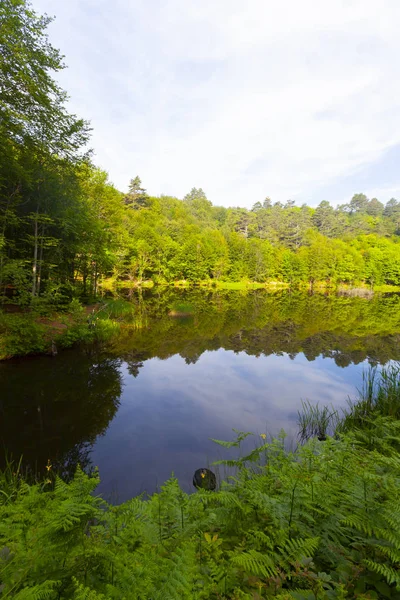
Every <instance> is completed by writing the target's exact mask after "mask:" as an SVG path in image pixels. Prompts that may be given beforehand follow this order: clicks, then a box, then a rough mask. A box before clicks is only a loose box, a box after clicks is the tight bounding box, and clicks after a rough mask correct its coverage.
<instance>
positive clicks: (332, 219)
mask: <svg viewBox="0 0 400 600" xmlns="http://www.w3.org/2000/svg"><path fill="white" fill-rule="evenodd" d="M50 21H51V19H50V18H49V17H47V16H40V15H38V14H36V13H35V12H34V11H33V10H32V8H31V6H30V5H29V3H28V2H27V1H26V0H3V2H2V3H1V6H0V55H1V57H2V59H1V61H0V298H1V299H2V301H3V302H10V301H11V302H14V303H17V304H20V305H22V306H24V305H29V304H32V303H33V304H34V303H35V302H37V301H38V298H39V297H41V298H44V299H47V301H49V302H52V301H54V302H56V301H57V299H58V300H62V299H65V300H68V301H70V300H71V299H72V297H74V296H75V297H79V298H81V299H83V300H85V299H90V298H93V297H95V296H96V295H97V294H98V292H99V290H100V289H107V288H108V289H114V288H115V287H117V286H118V285H121V286H124V285H125V286H128V285H130V286H132V285H138V284H139V285H140V284H141V283H143V282H149V281H151V282H153V283H155V284H167V283H172V282H177V281H183V280H184V281H186V282H208V283H209V284H215V285H216V284H217V283H218V282H249V281H251V282H259V283H266V284H268V283H273V282H278V283H279V282H282V283H285V284H289V285H290V286H295V285H298V284H299V283H303V282H304V283H307V285H310V286H311V287H312V286H313V285H314V284H315V283H317V282H318V283H321V282H322V283H324V284H325V285H326V284H328V285H333V286H336V285H337V284H340V283H344V284H349V285H359V284H365V285H367V286H370V287H374V286H379V285H382V284H387V285H399V284H400V202H399V201H398V200H396V199H395V198H391V199H389V200H388V201H387V202H386V203H385V204H384V203H383V202H381V201H379V200H378V199H377V198H371V199H369V198H368V197H367V196H366V195H365V194H363V193H356V194H354V196H353V197H352V198H351V199H350V200H349V202H348V203H346V204H342V205H339V206H337V207H333V206H331V205H330V203H329V202H328V201H326V200H322V201H321V202H320V203H319V205H318V206H317V207H316V208H311V207H310V206H307V205H306V204H303V205H302V206H296V205H295V203H294V202H293V201H292V200H287V201H286V202H285V203H284V204H282V203H281V202H274V201H273V199H270V198H269V197H266V198H265V199H258V198H254V199H249V198H243V204H247V205H249V204H250V200H251V203H252V204H253V206H252V208H251V209H250V210H248V209H245V208H239V207H233V208H225V207H222V206H218V205H217V204H218V198H216V199H214V200H215V202H216V204H213V203H212V202H211V201H210V200H209V199H208V198H207V196H206V194H205V193H204V191H203V190H202V189H201V188H195V187H193V189H192V190H191V191H189V192H188V193H187V195H186V196H185V197H184V198H183V199H179V198H175V197H171V196H165V195H161V196H159V197H152V196H151V195H149V194H148V193H147V192H146V189H145V188H144V187H143V185H151V182H144V184H143V185H142V182H141V180H140V178H139V177H138V176H133V178H132V179H131V181H130V183H129V188H128V191H127V192H122V191H119V190H118V189H116V187H115V186H114V185H113V184H112V183H111V182H110V181H109V179H108V175H107V173H106V172H104V171H102V170H101V169H99V168H97V167H96V166H95V164H94V162H93V157H92V153H91V151H90V150H89V149H88V148H89V140H90V125H89V123H88V122H87V121H85V120H83V119H81V118H80V117H78V116H76V115H74V114H71V113H70V112H69V110H68V98H67V95H66V93H65V92H64V91H63V90H62V89H61V88H60V87H59V85H58V84H57V81H56V75H57V73H58V72H59V71H60V70H62V69H63V68H64V67H65V65H64V62H63V57H62V56H61V54H60V52H59V51H58V50H57V49H55V48H54V47H53V46H52V45H51V43H50V42H49V39H48V37H47V33H46V28H47V26H48V25H49V23H50ZM132 170H133V173H132V175H134V170H135V165H132ZM267 191H268V190H266V192H267ZM275 284H276V283H275Z"/></svg>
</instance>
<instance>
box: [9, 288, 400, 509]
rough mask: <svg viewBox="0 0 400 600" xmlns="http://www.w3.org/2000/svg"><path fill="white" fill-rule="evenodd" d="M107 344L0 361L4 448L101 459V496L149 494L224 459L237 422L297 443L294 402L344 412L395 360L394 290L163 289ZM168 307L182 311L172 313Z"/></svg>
mask: <svg viewBox="0 0 400 600" xmlns="http://www.w3.org/2000/svg"><path fill="white" fill-rule="evenodd" d="M132 302H134V303H135V308H136V315H137V316H136V321H137V323H140V324H141V325H142V327H141V328H140V329H139V328H137V329H134V328H130V329H126V331H124V332H123V333H122V334H121V335H120V336H119V338H118V339H117V340H115V341H114V342H113V343H112V344H109V345H108V346H106V347H104V346H103V347H99V346H93V347H90V348H88V347H86V348H76V349H72V350H68V351H65V352H62V353H60V354H59V355H58V356H57V357H55V358H50V357H33V358H28V359H24V360H13V361H9V362H3V363H0V390H1V392H0V419H1V421H0V442H1V459H2V460H3V459H4V457H5V454H6V453H7V454H8V455H13V456H20V455H21V454H23V456H24V461H25V463H26V464H28V465H31V466H32V467H34V468H35V469H36V470H39V471H40V470H42V469H43V468H44V465H45V464H46V463H47V460H48V459H49V458H50V459H51V460H52V462H53V463H55V464H58V466H59V468H60V470H61V471H62V472H63V473H64V475H69V474H71V473H72V472H73V470H74V468H75V465H76V463H77V462H80V463H81V464H82V465H83V466H84V467H85V468H87V469H90V468H91V467H93V466H98V467H99V469H100V475H101V479H102V483H101V486H100V490H99V491H101V492H102V493H103V494H104V495H105V497H106V498H108V499H111V500H113V501H117V502H118V501H123V500H125V499H126V498H128V497H130V496H132V495H133V494H136V493H138V492H141V491H144V490H147V491H148V492H151V491H153V490H154V489H155V488H156V486H157V485H158V484H161V483H162V482H163V481H164V480H165V479H167V478H168V477H169V476H170V474H171V472H172V471H174V473H175V475H176V476H177V477H178V479H179V480H180V482H181V485H182V487H183V488H185V489H188V490H189V489H190V486H191V478H192V475H193V472H194V470H195V469H197V468H199V467H202V466H205V465H207V464H208V463H210V462H212V461H213V460H215V459H218V458H221V457H222V456H223V450H220V449H219V447H218V446H216V445H215V444H214V443H213V442H212V441H211V440H210V438H217V439H231V438H232V435H233V434H232V429H233V428H236V429H240V430H250V431H253V432H254V433H256V434H257V435H258V434H260V433H263V432H270V433H272V434H276V433H277V432H278V431H279V429H280V428H284V429H285V430H286V431H287V432H288V434H289V439H290V437H292V439H293V440H294V439H295V437H296V432H297V429H296V421H297V410H298V409H299V407H300V404H301V399H309V400H310V401H312V402H317V401H319V402H322V403H332V404H334V405H335V406H344V405H345V404H346V399H347V398H348V396H352V397H354V396H355V394H356V387H361V385H362V372H363V370H364V369H365V368H367V367H368V364H369V363H371V364H384V363H386V362H387V361H389V360H399V359H400V350H399V349H400V298H399V297H398V296H386V297H379V298H378V297H376V298H374V299H373V300H364V299H360V298H354V299H348V298H332V297H330V298H329V297H324V296H322V295H320V296H307V295H301V294H296V295H289V294H283V295H267V294H266V293H265V292H259V291H257V292H252V293H248V294H243V293H239V292H229V293H228V292H220V293H214V294H211V293H207V292H202V291H200V290H198V291H192V292H181V293H178V292H172V291H171V290H165V291H163V292H157V293H153V294H151V295H149V296H148V297H147V298H143V297H135V298H133V299H132ZM171 311H175V313H178V314H182V312H184V311H190V316H187V317H184V316H178V317H176V316H175V317H173V316H170V313H171Z"/></svg>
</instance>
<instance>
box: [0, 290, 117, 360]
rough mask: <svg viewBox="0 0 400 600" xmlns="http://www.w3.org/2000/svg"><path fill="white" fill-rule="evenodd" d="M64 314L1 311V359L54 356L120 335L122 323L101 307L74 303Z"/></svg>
mask: <svg viewBox="0 0 400 600" xmlns="http://www.w3.org/2000/svg"><path fill="white" fill-rule="evenodd" d="M71 304H72V306H68V307H66V309H65V310H63V311H60V310H58V311H54V310H50V311H46V313H45V314H46V316H44V315H43V313H40V312H37V311H35V310H32V311H26V312H20V313H6V312H0V360H5V359H8V358H12V357H14V356H26V355H28V354H49V355H54V354H56V353H57V352H58V351H59V350H62V349H64V348H69V347H71V346H73V345H74V344H76V343H92V342H94V341H106V340H107V339H110V338H111V337H112V336H113V335H115V334H116V333H118V330H119V323H118V322H117V321H116V320H115V319H112V318H108V317H107V316H106V315H104V313H103V312H102V311H101V309H100V307H99V306H98V305H95V306H94V307H83V306H81V305H80V304H79V303H77V302H73V303H71Z"/></svg>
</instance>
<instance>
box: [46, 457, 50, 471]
mask: <svg viewBox="0 0 400 600" xmlns="http://www.w3.org/2000/svg"><path fill="white" fill-rule="evenodd" d="M46 469H47V472H49V471H50V469H51V464H50V459H48V461H47V465H46Z"/></svg>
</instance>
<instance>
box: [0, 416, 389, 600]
mask: <svg viewBox="0 0 400 600" xmlns="http://www.w3.org/2000/svg"><path fill="white" fill-rule="evenodd" d="M375 427H376V437H380V436H381V434H382V432H383V431H384V432H386V435H385V437H383V438H380V443H379V444H372V446H371V444H370V443H365V440H364V439H363V433H364V432H363V431H361V430H360V431H359V430H355V431H353V432H350V433H347V434H344V435H342V436H340V437H339V438H338V439H335V438H332V437H328V438H327V440H326V441H324V442H321V441H318V439H316V438H313V439H311V440H309V441H308V442H306V443H305V444H304V445H302V446H299V447H298V449H297V450H296V451H295V452H288V451H286V450H285V448H284V444H283V440H282V439H274V440H272V442H270V443H265V444H262V445H261V446H260V447H258V448H256V449H255V450H253V451H252V452H251V453H250V454H249V455H247V456H244V457H242V458H241V459H238V460H236V461H231V460H229V461H223V462H225V463H226V464H227V465H228V466H234V467H235V468H236V475H235V476H234V477H230V478H229V479H228V481H226V482H222V484H221V487H220V489H219V490H218V491H216V492H208V491H205V490H199V491H197V492H196V493H193V494H191V495H188V494H185V493H184V492H183V491H182V490H181V489H180V487H179V485H178V482H177V480H176V479H174V478H171V479H170V480H169V481H168V482H167V483H166V484H165V485H164V487H162V489H161V491H160V493H157V494H154V495H153V496H151V497H150V498H144V497H137V498H133V499H132V500H130V501H128V502H126V503H124V504H121V505H119V506H111V505H109V504H107V503H106V502H104V500H102V499H101V498H100V497H98V496H96V495H95V489H96V486H97V485H98V482H99V479H98V475H97V474H95V475H94V476H92V477H89V476H87V475H86V474H84V473H83V472H82V471H81V470H80V469H79V468H78V470H77V472H76V475H75V478H74V480H73V481H72V482H71V483H68V484H67V483H65V482H63V481H62V480H61V479H59V478H57V477H51V476H50V477H49V478H48V479H47V480H46V481H44V482H42V483H40V484H39V483H36V484H32V485H28V484H27V483H26V482H25V480H24V479H23V478H21V477H19V476H16V477H15V478H14V479H12V478H11V481H10V479H9V478H8V483H7V486H8V487H7V493H6V494H0V590H1V598H18V599H20V600H22V599H24V600H31V599H35V600H40V599H49V600H51V599H54V600H56V599H67V598H72V599H75V600H83V599H91V600H100V599H102V598H115V599H120V600H122V599H132V600H133V599H135V600H136V599H149V600H150V599H151V600H157V599H160V600H161V599H162V600H168V599H179V600H181V599H191V598H193V599H203V598H204V599H205V598H210V599H216V600H217V599H222V598H232V599H244V598H248V599H261V598H278V600H279V599H280V600H289V599H292V598H293V599H299V600H301V599H318V600H325V599H331V598H332V599H333V598H337V599H343V598H359V599H367V598H393V599H399V598H400V573H399V566H400V507H399V497H400V458H399V455H398V451H397V447H398V443H399V442H400V421H397V420H395V419H393V418H391V417H379V418H377V419H376V420H375ZM242 438H243V435H242V434H239V439H242ZM369 441H370V440H369ZM367 442H368V440H367ZM218 443H219V444H220V445H222V446H228V447H229V446H231V445H232V442H218ZM235 443H237V442H235ZM49 472H50V473H51V470H50V471H49Z"/></svg>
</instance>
